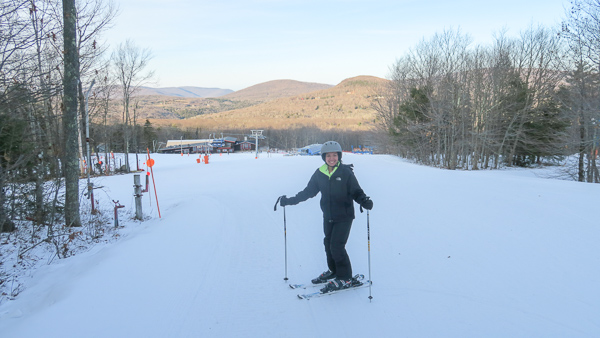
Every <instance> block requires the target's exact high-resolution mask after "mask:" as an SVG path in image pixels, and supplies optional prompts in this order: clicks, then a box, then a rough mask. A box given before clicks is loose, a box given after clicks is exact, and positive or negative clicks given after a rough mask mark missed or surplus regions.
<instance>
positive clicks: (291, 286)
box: [288, 282, 327, 289]
mask: <svg viewBox="0 0 600 338" xmlns="http://www.w3.org/2000/svg"><path fill="white" fill-rule="evenodd" d="M325 284H327V282H325V283H318V284H313V283H308V284H288V286H289V287H290V288H292V289H310V288H314V287H317V286H320V287H323V286H325Z"/></svg>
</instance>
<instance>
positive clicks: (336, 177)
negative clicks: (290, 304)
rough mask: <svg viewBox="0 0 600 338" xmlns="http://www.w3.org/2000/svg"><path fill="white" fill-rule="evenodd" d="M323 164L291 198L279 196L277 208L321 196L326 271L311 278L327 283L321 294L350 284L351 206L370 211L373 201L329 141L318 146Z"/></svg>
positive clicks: (338, 147)
mask: <svg viewBox="0 0 600 338" xmlns="http://www.w3.org/2000/svg"><path fill="white" fill-rule="evenodd" d="M321 157H322V158H323V161H325V164H324V165H322V166H321V167H320V168H318V169H317V170H316V171H315V173H314V174H313V175H312V177H311V178H310V181H309V182H308V185H307V186H306V188H304V190H302V191H300V192H299V193H298V194H297V195H296V196H294V197H286V195H283V196H281V197H280V205H281V206H282V207H283V206H286V205H295V204H298V203H300V202H304V201H306V200H307V199H309V198H312V197H315V196H316V195H317V194H318V193H319V192H320V193H321V210H322V211H323V231H324V233H325V239H324V241H323V243H324V244H325V254H326V256H327V267H328V268H329V270H327V271H325V272H323V273H322V274H321V275H319V276H318V277H317V278H315V279H313V280H312V282H313V283H314V284H319V283H326V282H327V281H329V283H327V284H326V285H325V287H324V288H323V289H321V291H322V292H323V293H327V292H330V291H334V290H339V289H343V288H348V287H350V286H351V285H352V265H351V264H350V258H349V257H348V253H347V252H346V242H347V241H348V236H349V235H350V228H351V227H352V221H353V220H354V203H353V201H356V203H358V204H359V205H360V206H361V207H363V208H365V209H368V210H371V209H372V208H373V201H372V200H371V199H370V198H369V197H368V196H367V195H365V193H364V192H363V190H362V189H361V187H360V185H359V184H358V181H357V179H356V176H354V172H353V170H352V165H346V164H342V161H341V160H342V147H341V146H340V144H339V143H337V142H335V141H328V142H325V143H324V144H323V146H322V147H321Z"/></svg>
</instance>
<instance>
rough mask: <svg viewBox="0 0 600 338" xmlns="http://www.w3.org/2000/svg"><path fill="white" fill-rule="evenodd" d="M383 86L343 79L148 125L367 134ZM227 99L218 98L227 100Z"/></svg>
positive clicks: (372, 79) (365, 78) (366, 80)
mask: <svg viewBox="0 0 600 338" xmlns="http://www.w3.org/2000/svg"><path fill="white" fill-rule="evenodd" d="M387 83H388V80H385V79H382V78H378V77H373V76H358V77H353V78H349V79H346V80H344V81H342V82H341V83H340V84H338V85H337V86H335V87H331V88H327V89H321V90H316V91H312V92H310V93H305V94H300V95H294V96H291V97H282V98H278V99H274V100H271V101H267V102H263V103H260V104H256V105H252V106H249V107H245V108H240V109H233V110H228V111H222V112H219V113H215V114H204V115H200V116H196V117H193V118H190V119H186V120H165V119H162V120H152V123H153V124H157V125H177V126H179V127H182V128H197V127H199V128H203V129H261V128H277V129H288V128H299V127H302V126H317V127H319V128H320V129H325V130H326V129H332V128H338V129H347V130H371V129H372V128H373V125H374V123H375V119H376V114H375V110H374V109H373V108H372V102H373V100H374V99H375V97H376V96H377V94H378V93H380V92H381V91H382V88H383V87H384V86H385V85H386V84H387ZM233 94H235V93H233ZM230 95H232V94H230ZM230 95H226V96H223V97H222V98H231V96H230ZM248 97H249V96H246V98H248Z"/></svg>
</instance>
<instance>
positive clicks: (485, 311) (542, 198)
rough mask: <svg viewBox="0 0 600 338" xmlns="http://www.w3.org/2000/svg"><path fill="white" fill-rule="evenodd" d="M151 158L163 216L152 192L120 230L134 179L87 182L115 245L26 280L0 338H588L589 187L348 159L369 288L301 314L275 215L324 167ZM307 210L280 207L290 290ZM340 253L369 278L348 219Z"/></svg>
mask: <svg viewBox="0 0 600 338" xmlns="http://www.w3.org/2000/svg"><path fill="white" fill-rule="evenodd" d="M153 158H155V160H156V164H155V166H154V176H155V182H156V190H157V193H158V200H159V203H160V211H161V216H162V217H161V218H159V217H158V210H157V208H156V201H155V200H154V199H153V200H152V201H150V200H149V196H150V195H153V190H152V189H151V191H150V193H151V194H148V193H146V194H144V197H143V207H144V213H145V215H146V216H147V220H146V221H144V222H139V221H133V220H131V215H132V214H133V197H132V195H133V175H132V174H130V175H121V176H112V177H103V178H98V179H96V181H95V182H96V185H97V186H103V187H104V188H103V190H102V191H98V192H97V193H96V198H98V199H99V200H100V201H101V205H102V206H103V207H104V208H105V210H108V211H106V212H108V213H110V210H111V209H110V206H111V205H113V204H112V202H111V201H110V199H114V200H120V201H121V203H122V204H124V205H125V206H126V207H125V208H124V209H121V211H120V213H121V215H122V216H121V217H122V219H121V225H124V226H125V228H124V231H122V232H123V234H124V235H123V236H122V238H121V239H120V240H117V241H112V242H110V243H108V244H98V245H95V246H93V247H92V248H91V250H89V251H87V252H84V253H81V254H78V255H75V256H73V257H70V258H67V259H62V260H54V261H53V263H52V264H49V265H44V266H43V267H42V268H40V269H38V270H37V271H36V272H35V273H33V275H32V277H31V278H30V279H29V280H28V281H27V282H26V288H25V289H24V291H23V292H21V294H20V295H19V296H18V297H17V298H16V299H15V300H11V301H5V302H3V303H2V304H1V305H0V335H1V336H2V337H3V338H9V337H333V336H344V337H599V336H600V287H599V286H600V269H599V267H600V250H599V249H598V247H599V243H600V226H599V223H598V220H599V218H598V201H599V197H600V185H598V184H583V183H576V182H569V181H561V180H554V179H547V178H543V177H539V176H540V175H539V174H538V173H541V171H536V170H498V171H470V172H466V171H447V170H440V169H434V168H428V167H423V166H417V165H414V164H410V163H407V162H405V161H403V160H401V159H398V158H396V157H393V156H387V155H352V154H344V157H343V159H344V162H345V163H353V164H354V168H355V169H354V171H355V173H356V176H357V178H358V180H359V182H360V184H361V185H362V187H363V189H364V190H365V192H366V193H367V194H368V195H369V196H371V197H372V199H373V201H374V205H375V206H374V208H373V210H372V211H371V212H370V220H369V221H370V230H371V242H370V244H371V246H370V247H371V273H372V279H373V286H372V289H371V290H369V289H368V288H365V289H360V290H355V291H349V292H345V293H340V294H337V295H332V296H328V297H322V298H318V299H312V300H309V301H306V300H299V299H298V298H297V297H296V294H297V293H298V291H297V290H292V289H290V288H288V287H287V286H286V283H285V282H284V280H283V278H284V277H285V271H284V270H285V268H284V267H285V259H284V255H285V250H284V231H283V209H282V208H278V210H277V211H276V212H275V211H274V210H273V206H274V204H275V201H276V199H277V197H278V196H280V195H283V194H287V195H288V196H291V195H294V194H295V193H297V192H298V191H300V190H301V189H303V188H304V187H305V185H306V183H307V182H308V179H309V178H310V176H311V175H312V173H313V171H314V170H315V168H317V167H318V166H319V165H321V163H322V161H321V159H320V158H319V157H295V156H291V157H288V156H282V155H277V154H276V155H271V157H267V155H266V154H262V155H261V157H260V158H259V159H255V158H254V154H234V155H223V156H215V155H213V156H212V157H211V159H210V163H209V164H208V165H206V164H198V163H196V157H194V156H183V157H182V156H179V155H154V156H153ZM142 177H143V176H142ZM83 183H85V182H83ZM318 199H319V197H316V198H313V199H311V200H309V201H307V202H304V203H302V204H299V205H296V206H288V207H286V208H285V211H286V219H287V249H288V251H287V253H288V277H289V279H290V280H289V282H292V283H300V282H306V281H308V280H309V279H311V278H313V277H314V276H316V275H318V274H319V273H321V272H322V271H323V270H325V269H326V266H325V258H324V252H323V244H322V228H321V227H322V224H321V217H322V214H321V212H320V210H319V203H318ZM347 249H348V252H349V254H350V258H351V260H352V264H353V268H354V273H364V274H365V275H368V268H369V265H368V245H367V215H366V213H362V214H361V213H359V212H358V208H357V218H356V220H355V221H354V224H353V229H352V233H351V234H350V240H349V242H348V245H347ZM369 291H371V292H372V295H373V300H372V302H369V299H368V296H369Z"/></svg>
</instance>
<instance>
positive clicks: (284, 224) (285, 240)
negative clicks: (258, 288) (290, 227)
mask: <svg viewBox="0 0 600 338" xmlns="http://www.w3.org/2000/svg"><path fill="white" fill-rule="evenodd" d="M283 241H284V243H285V244H284V246H285V278H283V280H284V281H287V280H288V276H287V225H286V221H285V207H283Z"/></svg>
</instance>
